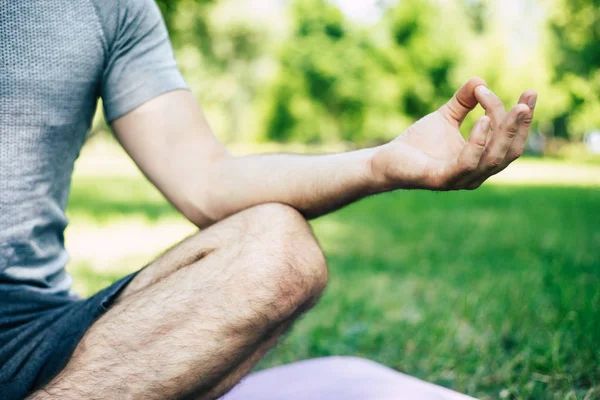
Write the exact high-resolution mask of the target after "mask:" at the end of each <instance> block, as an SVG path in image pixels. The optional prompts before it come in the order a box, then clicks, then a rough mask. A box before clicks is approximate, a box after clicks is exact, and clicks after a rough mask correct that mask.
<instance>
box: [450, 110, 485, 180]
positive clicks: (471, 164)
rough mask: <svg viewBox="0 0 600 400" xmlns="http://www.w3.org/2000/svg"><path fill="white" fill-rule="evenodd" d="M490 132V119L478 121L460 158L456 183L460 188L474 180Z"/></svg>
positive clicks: (482, 118)
mask: <svg viewBox="0 0 600 400" xmlns="http://www.w3.org/2000/svg"><path fill="white" fill-rule="evenodd" d="M489 131H490V118H489V117H488V116H485V115H484V116H483V117H481V118H479V119H478V120H477V122H476V123H475V125H474V126H473V129H472V130H471V134H470V135H469V140H468V142H467V144H466V145H465V147H464V148H463V150H462V151H461V153H460V155H459V156H458V163H457V164H458V170H459V172H458V176H457V179H456V183H457V185H458V186H459V187H462V186H464V184H465V183H466V182H470V181H472V180H473V176H472V175H473V174H474V173H475V171H476V170H477V167H478V165H479V161H480V160H481V156H482V154H483V151H484V149H485V143H486V139H487V135H488V133H489Z"/></svg>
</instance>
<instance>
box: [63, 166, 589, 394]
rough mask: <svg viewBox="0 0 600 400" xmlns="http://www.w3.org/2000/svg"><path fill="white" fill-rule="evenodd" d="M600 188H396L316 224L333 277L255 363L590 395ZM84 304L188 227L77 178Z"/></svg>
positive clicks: (73, 212)
mask: <svg viewBox="0 0 600 400" xmlns="http://www.w3.org/2000/svg"><path fill="white" fill-rule="evenodd" d="M599 207H600V188H599V187H597V186H594V185H592V186H588V187H585V186H580V187H569V186H564V185H563V186H555V187H553V186H543V185H537V186H523V185H503V184H495V185H486V186H484V187H482V188H481V189H479V190H477V191H474V192H458V193H428V192H420V191H410V192H397V193H392V194H385V195H380V196H376V197H373V198H370V199H366V200H364V201H361V202H359V203H357V204H354V205H352V206H350V207H347V208H345V209H343V210H341V211H339V212H337V213H334V214H332V215H329V216H326V217H323V218H320V219H318V220H316V221H314V222H313V227H314V229H315V232H316V234H317V236H318V238H319V240H320V241H321V243H322V245H323V247H324V250H325V253H326V255H327V258H328V261H329V267H330V282H329V285H328V288H327V290H326V292H325V294H324V296H323V298H322V300H321V302H320V303H319V305H318V306H317V307H316V308H315V309H313V310H312V311H311V312H310V313H308V314H307V315H306V316H305V317H304V318H303V319H302V320H301V321H299V322H298V323H297V324H296V325H295V326H294V328H293V330H292V332H291V333H290V334H289V336H288V337H287V338H286V339H285V340H283V341H282V343H281V344H280V346H278V348H277V349H276V350H274V351H273V352H271V353H270V354H269V355H268V356H267V358H266V359H265V360H264V361H263V362H262V363H261V365H260V367H261V368H264V367H268V366H273V365H278V364H281V363H287V362H291V361H294V360H299V359H305V358H312V357H319V356H327V355H332V354H336V355H358V356H362V357H367V358H370V359H373V360H376V361H378V362H381V363H383V364H386V365H388V366H391V367H393V368H396V369H398V370H400V371H403V372H405V373H408V374H411V375H414V376H417V377H419V378H423V379H426V380H428V381H431V382H434V383H438V384H441V385H444V386H447V387H450V388H452V389H455V390H458V391H461V392H464V393H468V394H470V395H473V396H476V397H479V398H486V399H496V398H518V399H564V398H568V399H595V398H600V367H599V366H600V290H599V288H600V209H599ZM69 217H70V218H71V221H72V226H71V227H70V228H69V229H68V231H67V245H68V247H69V250H70V251H71V253H72V254H73V262H72V263H71V264H70V265H69V271H70V272H71V273H72V274H73V275H74V277H75V280H76V286H75V287H76V289H77V290H78V291H79V292H81V293H82V294H85V295H89V294H91V293H93V292H94V291H96V290H98V289H100V288H101V287H103V286H105V285H107V284H109V283H110V282H112V281H114V280H116V279H117V278H118V277H120V276H122V275H123V274H125V273H126V272H128V271H132V270H135V269H137V268H139V267H140V266H141V265H142V264H144V263H146V262H148V261H149V260H151V259H152V257H154V256H155V255H156V254H158V253H160V251H162V250H163V249H164V248H165V247H167V246H169V245H171V244H173V243H174V242H176V241H178V240H180V239H181V238H183V237H184V236H185V235H187V234H190V233H192V232H194V228H193V227H191V226H190V225H189V224H188V223H186V222H184V221H183V220H182V219H181V217H180V216H178V214H177V213H176V212H175V211H174V210H173V208H172V207H171V206H169V205H168V204H167V203H166V202H165V201H164V200H163V199H162V198H161V197H160V196H159V195H158V194H157V192H156V191H155V190H154V189H152V188H151V187H150V186H149V185H148V184H147V183H146V182H145V181H144V180H143V179H141V178H139V177H136V176H121V177H119V176H79V177H76V178H75V180H74V183H73V192H72V195H71V199H70V204H69Z"/></svg>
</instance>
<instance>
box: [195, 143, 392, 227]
mask: <svg viewBox="0 0 600 400" xmlns="http://www.w3.org/2000/svg"><path fill="white" fill-rule="evenodd" d="M374 151H375V150H374V149H365V150H359V151H353V152H348V153H341V154H333V155H321V156H307V155H294V154H278V155H254V156H244V157H225V158H223V159H222V160H220V161H217V162H214V163H212V164H211V165H210V167H208V168H207V169H206V170H205V171H204V178H203V179H201V180H199V184H198V185H197V186H196V187H195V188H194V192H195V193H196V194H194V195H193V198H194V199H196V200H195V202H194V205H193V207H192V210H191V211H190V212H188V213H187V214H189V215H187V216H188V218H189V219H190V220H192V221H193V222H194V223H196V224H197V225H199V226H206V225H210V224H211V223H214V222H216V221H219V220H221V219H223V218H225V217H227V216H229V215H232V214H234V213H236V212H239V211H241V210H244V209H246V208H249V207H252V206H255V205H258V204H263V203H282V204H287V205H289V206H291V207H294V208H295V209H297V210H298V211H300V212H301V213H302V214H303V215H304V216H306V217H307V218H315V217H318V216H320V215H323V214H326V213H328V212H331V211H334V210H336V209H338V208H340V207H343V206H345V205H346V204H348V203H351V202H353V201H355V200H358V199H360V198H363V197H365V196H368V195H369V194H373V193H377V192H380V191H381V187H380V184H379V183H378V182H377V181H376V180H375V179H374V177H373V174H372V170H371V156H372V154H373V152H374Z"/></svg>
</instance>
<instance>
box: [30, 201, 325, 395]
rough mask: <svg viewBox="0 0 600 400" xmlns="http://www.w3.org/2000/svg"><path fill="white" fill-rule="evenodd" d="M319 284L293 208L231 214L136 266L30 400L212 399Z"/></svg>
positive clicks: (314, 295) (317, 253)
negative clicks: (58, 369) (105, 309)
mask: <svg viewBox="0 0 600 400" xmlns="http://www.w3.org/2000/svg"><path fill="white" fill-rule="evenodd" d="M326 281H327V268H326V265H325V260H324V257H323V254H322V252H321V250H320V248H319V246H318V244H317V242H316V240H315V238H314V236H313V235H312V232H311V230H310V226H309V225H308V224H307V222H306V221H305V220H304V218H303V217H302V216H301V215H300V214H299V213H298V212H297V211H295V210H293V209H292V208H289V207H287V206H283V205H278V204H266V205H261V206H258V207H254V208H251V209H248V210H245V211H243V212H241V213H238V214H236V215H234V216H232V217H229V218H228V219H226V220H223V221H221V222H220V223H218V224H216V225H214V226H212V227H210V228H208V229H206V230H204V231H202V232H200V233H198V234H197V235H194V236H192V237H190V238H188V239H186V240H185V241H183V242H182V243H180V244H179V245H177V246H176V247H174V248H173V249H171V250H169V251H167V252H166V253H165V254H164V255H163V256H161V257H159V258H158V259H157V260H156V261H155V262H153V263H152V264H151V265H149V266H148V267H146V268H145V269H144V270H143V271H141V272H140V273H139V274H138V275H137V276H136V277H135V278H134V279H133V280H132V282H131V283H130V284H129V285H128V286H127V288H126V289H125V290H124V291H123V292H122V293H121V294H120V296H119V298H118V299H117V301H116V303H115V304H114V305H113V307H112V308H111V309H110V310H109V311H108V312H107V313H106V314H104V315H103V316H102V317H101V318H100V319H99V320H98V321H96V322H95V323H94V324H93V325H92V326H91V328H90V329H89V330H88V332H87V333H86V334H85V336H84V337H83V339H82V340H81V342H80V343H79V345H78V346H77V348H76V349H75V352H74V353H73V356H72V357H71V359H70V361H69V363H68V364H67V366H66V367H65V368H64V370H63V371H61V373H60V374H59V375H58V376H56V377H55V378H54V379H53V380H52V381H51V382H50V383H49V384H48V385H47V386H46V387H45V388H44V389H42V390H40V391H38V392H36V393H34V394H33V395H32V396H31V399H52V398H58V397H60V398H61V399H81V398H85V399H105V398H134V399H135V398H143V399H180V398H194V399H215V398H218V397H219V396H220V395H222V394H223V393H225V392H227V391H228V390H229V389H230V388H231V387H232V386H233V385H235V384H236V383H237V382H238V381H239V380H240V379H241V378H242V377H243V376H244V375H245V374H246V373H247V372H248V371H249V370H250V369H251V368H252V366H253V365H254V364H255V363H256V362H257V361H258V360H259V359H260V358H261V357H262V356H263V355H264V354H265V353H266V351H267V350H268V349H269V348H270V347H271V346H272V345H273V344H274V343H275V341H276V339H277V337H278V336H279V335H281V334H282V333H283V332H284V331H285V330H286V329H287V328H288V327H289V325H291V323H292V322H293V321H294V319H296V318H297V317H298V316H299V315H300V314H301V313H302V312H303V311H305V310H307V309H308V308H310V307H311V306H312V305H313V304H314V303H315V302H316V300H317V299H318V297H319V296H320V294H321V292H322V290H323V289H324V287H325V284H326Z"/></svg>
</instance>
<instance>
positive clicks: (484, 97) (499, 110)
mask: <svg viewBox="0 0 600 400" xmlns="http://www.w3.org/2000/svg"><path fill="white" fill-rule="evenodd" d="M475 97H476V98H477V101H479V104H481V107H483V109H484V110H485V115H487V116H489V117H490V118H491V120H492V129H494V130H496V129H497V128H498V125H500V123H501V122H502V121H503V120H504V118H506V108H504V103H502V100H500V98H499V97H498V96H496V95H495V94H494V92H492V91H491V90H490V89H488V88H487V87H485V86H477V87H476V88H475Z"/></svg>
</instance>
